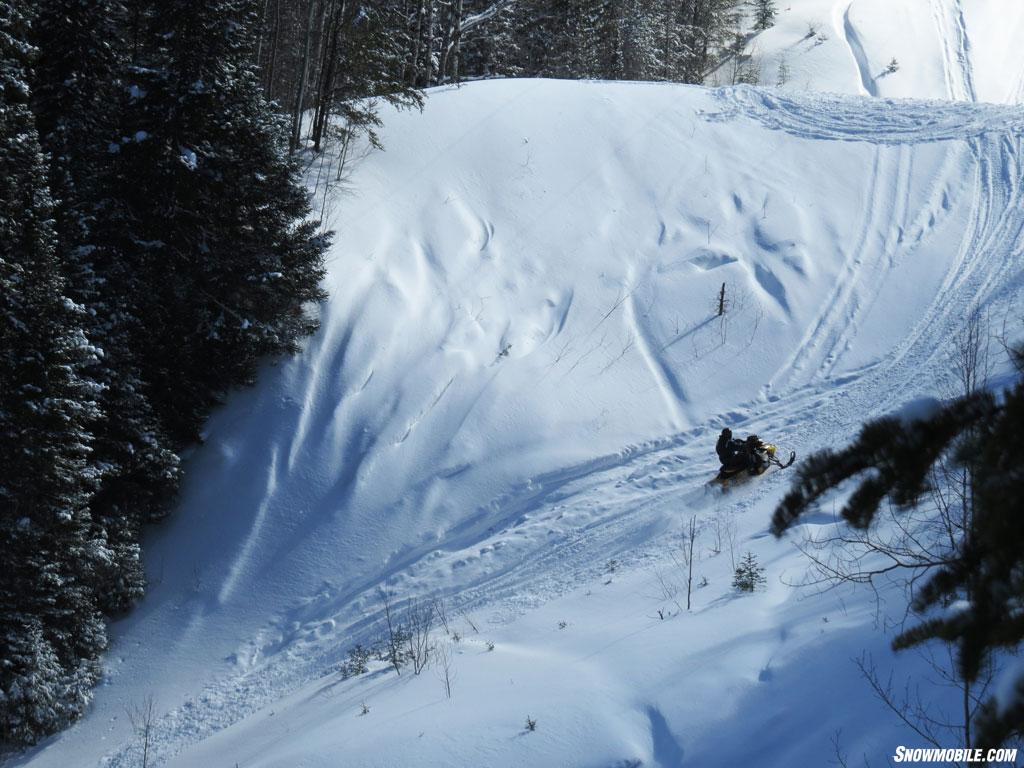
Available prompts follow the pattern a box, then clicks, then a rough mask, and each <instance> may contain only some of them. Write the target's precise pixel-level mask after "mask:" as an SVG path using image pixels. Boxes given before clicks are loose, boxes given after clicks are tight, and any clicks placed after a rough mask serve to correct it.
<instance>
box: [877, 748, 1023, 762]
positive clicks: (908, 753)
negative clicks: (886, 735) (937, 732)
mask: <svg viewBox="0 0 1024 768" xmlns="http://www.w3.org/2000/svg"><path fill="white" fill-rule="evenodd" d="M892 759H893V761H894V762H897V763H1013V762H1016V760H1017V750H1016V749H980V748H978V749H936V748H934V747H929V748H927V749H918V748H912V747H896V754H895V755H893V758H892Z"/></svg>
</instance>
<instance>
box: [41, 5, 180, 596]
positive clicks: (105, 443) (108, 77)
mask: <svg viewBox="0 0 1024 768" xmlns="http://www.w3.org/2000/svg"><path fill="white" fill-rule="evenodd" d="M37 9H38V13H37V16H36V19H35V22H34V24H33V26H32V33H33V39H34V41H35V43H36V47H37V49H38V50H39V55H38V56H37V58H36V61H35V65H34V67H33V76H32V93H33V98H32V107H33V112H34V114H35V116H36V122H37V125H38V126H39V130H40V133H41V142H42V144H43V148H44V149H45V150H46V151H47V153H48V155H49V157H50V174H49V176H50V187H51V190H52V191H53V193H54V195H55V197H56V198H57V199H58V200H59V202H58V203H57V205H56V208H55V219H56V223H57V227H56V231H57V249H58V252H59V253H61V254H62V256H63V260H62V269H63V272H64V275H65V278H66V293H67V294H68V296H69V298H71V299H72V300H73V301H74V302H76V303H77V304H80V305H82V306H84V307H85V308H86V309H87V312H86V313H84V315H83V319H84V322H85V331H86V333H87V335H88V338H89V339H90V341H91V342H92V343H93V344H94V345H96V346H97V347H98V348H99V349H100V350H102V354H101V355H100V356H99V357H98V358H97V361H96V362H95V363H94V364H93V365H91V366H90V367H89V369H88V371H87V373H88V375H89V377H90V378H91V379H92V380H94V381H95V382H96V383H97V384H98V385H99V386H100V388H101V389H100V395H99V398H98V399H99V405H100V407H101V410H102V413H101V414H100V415H99V417H98V418H97V419H96V420H94V421H93V422H92V423H90V424H89V429H90V431H91V432H92V433H93V435H94V441H93V444H92V453H91V462H92V465H93V466H94V467H95V468H96V470H97V472H98V474H100V476H101V483H100V487H99V488H98V489H97V492H96V493H95V494H94V496H93V498H92V503H91V509H92V519H93V522H94V528H95V530H94V535H95V536H97V537H99V538H105V539H106V540H107V542H108V547H109V549H110V551H111V553H112V557H111V558H110V559H109V560H108V561H106V562H105V564H104V567H103V568H102V569H101V570H100V571H99V572H98V573H97V578H98V579H99V582H98V583H97V584H96V594H97V596H98V597H99V599H100V603H101V605H102V606H103V607H104V609H105V610H107V611H110V612H114V611H121V610H124V609H125V608H127V607H129V606H130V605H131V604H132V603H134V602H135V601H136V600H137V599H139V598H140V597H141V595H142V591H143V582H144V577H143V574H142V558H141V552H140V546H139V533H140V528H141V525H142V523H143V522H145V521H149V520H154V519H157V518H159V517H161V516H162V515H163V514H164V512H165V511H166V509H167V506H168V504H169V502H170V500H171V499H172V498H173V496H174V491H175V489H176V486H177V482H178V476H179V467H178V458H177V456H176V455H175V454H174V453H173V452H172V451H171V450H170V447H169V445H168V441H167V438H166V437H165V436H164V435H163V434H162V432H161V430H160V428H159V425H158V424H157V421H156V418H155V416H154V414H153V412H152V409H151V407H150V404H149V402H148V400H147V399H146V397H145V395H144V387H143V385H142V383H141V380H140V376H139V373H138V370H137V366H136V364H135V361H134V353H133V351H132V349H131V331H130V329H132V328H136V327H138V324H139V320H138V314H139V310H138V307H139V306H140V304H142V303H144V302H145V301H147V298H148V297H146V296H145V295H142V291H141V290H140V287H139V285H138V281H137V280H136V279H135V277H134V270H132V269H131V268H130V265H129V264H128V263H127V260H126V259H125V258H124V257H123V255H122V254H120V253H118V252H117V249H116V247H114V245H113V241H114V238H115V234H114V232H115V231H116V229H117V228H118V227H119V226H120V225H121V224H122V222H121V221H118V217H117V216H116V215H115V211H116V208H117V197H118V195H119V194H123V190H121V189H118V188H117V183H118V179H117V178H116V177H115V176H114V174H113V173H112V172H111V169H112V167H113V166H112V164H111V162H110V160H111V153H110V147H111V146H112V145H113V146H115V147H116V146H117V145H116V143H115V142H116V140H117V129H118V124H117V120H118V115H119V113H120V107H121V102H122V101H123V98H124V97H122V95H121V76H122V74H123V71H124V69H125V67H126V65H127V61H126V54H125V51H126V48H127V46H126V44H125V41H124V39H123V34H124V33H123V30H124V28H125V26H126V12H125V9H124V8H123V7H122V6H121V5H120V4H119V3H117V2H114V1H113V0H87V1H83V0H38V2H37Z"/></svg>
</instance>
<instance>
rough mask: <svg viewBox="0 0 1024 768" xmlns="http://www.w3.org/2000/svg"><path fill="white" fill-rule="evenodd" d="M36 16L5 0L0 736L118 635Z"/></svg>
mask: <svg viewBox="0 0 1024 768" xmlns="http://www.w3.org/2000/svg"><path fill="white" fill-rule="evenodd" d="M27 28H28V20H27V19H26V18H25V16H24V14H23V13H22V12H21V11H20V10H19V8H18V7H17V6H14V5H12V4H10V3H9V2H7V1H6V0H0V316H2V320H0V466H2V467H3V469H4V471H3V477H2V478H0V551H2V552H3V553H4V560H5V567H4V568H2V569H0V741H8V742H17V743H25V742H31V741H34V740H36V739H38V738H39V737H40V736H42V735H45V734H46V733H49V732H51V731H53V730H55V729H57V728H59V727H61V726H62V725H64V724H66V723H67V722H68V721H69V720H71V719H73V718H74V717H76V716H77V715H78V714H80V713H81V711H82V710H83V708H84V707H85V705H86V704H87V703H88V700H89V696H90V693H89V689H90V686H91V685H92V683H93V682H94V681H95V679H96V677H97V674H98V669H97V665H96V659H97V657H98V654H99V653H100V652H101V651H102V649H103V647H104V645H105V642H106V638H105V634H104V628H103V623H102V620H101V618H100V615H99V611H98V608H97V606H96V602H95V599H94V594H93V591H92V589H91V587H90V585H91V583H92V582H93V581H94V579H95V575H94V574H95V571H96V569H97V568H98V567H99V564H100V563H102V562H103V561H104V560H105V559H106V558H108V557H109V555H110V553H109V551H108V550H107V549H106V547H105V542H104V541H103V540H102V538H100V539H97V538H95V537H93V536H92V524H91V520H90V517H89V502H90V499H91V496H92V493H93V492H94V490H95V488H96V485H97V482H98V476H97V473H96V472H95V470H94V468H92V467H91V466H90V463H89V458H88V457H89V452H90V443H91V442H92V436H91V435H90V434H89V432H88V429H87V425H88V424H89V423H91V422H93V421H94V420H95V419H96V418H97V417H98V409H97V406H96V403H95V395H96V394H97V389H96V387H95V386H94V385H92V384H91V383H90V382H89V381H88V380H86V379H85V378H83V376H82V370H83V369H84V368H85V367H86V366H88V365H90V364H92V363H93V362H94V360H95V358H96V350H95V348H93V347H92V346H91V345H90V344H89V343H88V341H87V340H86V337H85V334H84V333H83V332H82V329H81V324H80V323H81V316H82V310H81V308H80V307H79V306H78V305H76V304H75V303H74V302H72V301H71V300H70V299H68V298H66V297H65V296H64V295H63V289H64V285H63V281H62V279H61V275H60V265H59V261H58V258H57V252H56V236H55V233H54V222H53V219H52V215H53V203H52V200H51V197H50V193H49V189H48V185H47V163H46V159H45V157H44V155H43V153H42V151H41V148H40V144H39V137H38V133H37V130H36V126H35V119H34V116H33V114H32V111H31V109H30V107H29V102H30V98H31V90H30V88H29V79H30V78H29V72H28V65H29V60H30V58H31V57H32V56H33V55H34V53H35V52H34V50H33V48H32V47H31V45H30V44H29V43H28V42H27Z"/></svg>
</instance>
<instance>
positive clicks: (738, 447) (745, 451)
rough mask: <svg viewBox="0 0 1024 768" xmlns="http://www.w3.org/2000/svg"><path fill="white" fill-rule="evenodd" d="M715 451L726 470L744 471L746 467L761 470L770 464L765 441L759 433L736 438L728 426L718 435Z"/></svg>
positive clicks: (755, 470) (754, 470)
mask: <svg viewBox="0 0 1024 768" xmlns="http://www.w3.org/2000/svg"><path fill="white" fill-rule="evenodd" d="M715 452H716V453H717V454H718V460H719V461H721V462H722V471H724V472H730V473H732V472H742V471H743V470H744V469H749V470H750V471H752V472H759V471H760V470H761V469H763V468H764V467H765V465H766V464H768V455H767V454H766V453H765V451H764V443H762V442H761V440H760V438H758V436H757V435H750V436H749V437H747V439H746V440H739V439H736V440H734V439H733V436H732V430H731V429H729V428H728V427H726V428H725V429H723V430H722V434H720V435H719V436H718V443H717V444H716V445H715Z"/></svg>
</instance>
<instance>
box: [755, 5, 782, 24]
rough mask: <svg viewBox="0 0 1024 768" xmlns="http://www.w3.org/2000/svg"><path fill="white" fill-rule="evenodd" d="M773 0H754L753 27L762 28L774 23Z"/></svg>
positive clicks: (775, 11)
mask: <svg viewBox="0 0 1024 768" xmlns="http://www.w3.org/2000/svg"><path fill="white" fill-rule="evenodd" d="M777 13H778V11H777V10H776V8H775V0H754V29H758V30H762V29H768V27H770V26H773V25H774V24H775V15H776V14H777Z"/></svg>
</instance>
